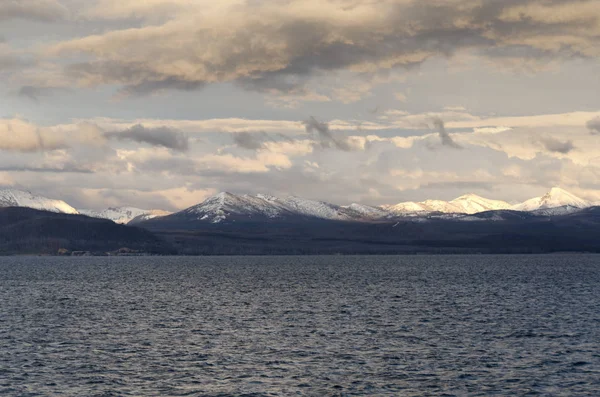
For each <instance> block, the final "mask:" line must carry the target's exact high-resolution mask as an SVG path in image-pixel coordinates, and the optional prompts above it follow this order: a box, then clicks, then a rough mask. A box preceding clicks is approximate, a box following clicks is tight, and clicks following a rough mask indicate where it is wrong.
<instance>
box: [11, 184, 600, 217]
mask: <svg viewBox="0 0 600 397" xmlns="http://www.w3.org/2000/svg"><path fill="white" fill-rule="evenodd" d="M591 206H594V204H593V203H591V202H589V201H586V200H583V199H581V198H579V197H577V196H575V195H574V194H571V193H569V192H567V191H566V190H564V189H561V188H558V187H554V188H552V189H550V191H549V192H547V193H546V194H545V195H543V196H540V197H536V198H532V199H530V200H527V201H524V202H523V203H519V204H515V205H512V204H509V203H508V202H506V201H502V200H493V199H487V198H484V197H481V196H478V195H476V194H472V193H469V194H465V195H462V196H460V197H457V198H455V199H454V200H451V201H443V200H425V201H422V202H412V201H409V202H401V203H398V204H395V205H386V206H379V207H376V206H369V205H365V204H358V203H352V204H350V205H346V206H341V205H337V204H332V203H328V202H325V201H319V200H311V199H304V198H301V197H297V196H288V197H285V198H279V197H275V196H271V195H266V194H254V195H251V194H239V195H238V194H233V193H230V192H221V193H219V194H216V195H214V196H211V197H209V198H207V199H205V200H204V201H202V202H201V203H199V204H196V205H193V206H191V207H189V208H186V209H184V210H182V211H178V212H176V213H175V214H173V213H170V212H168V211H162V210H144V209H140V208H136V207H110V208H107V209H104V210H100V211H94V210H83V209H82V210H77V209H75V208H74V207H72V206H70V205H69V204H67V203H66V202H64V201H62V200H57V199H49V198H46V197H43V196H36V195H34V194H32V193H29V192H26V191H21V190H17V189H0V207H27V208H33V209H38V210H46V211H50V212H56V213H66V214H82V215H86V216H91V217H94V218H99V219H109V220H111V221H113V222H115V223H121V224H129V223H135V224H137V223H142V222H145V221H149V220H152V219H154V218H160V217H164V216H174V215H177V217H179V218H182V219H183V218H188V219H189V220H195V221H205V222H210V223H219V222H224V221H228V220H243V219H246V220H255V221H256V220H263V221H272V220H276V219H288V220H291V219H320V220H335V221H363V222H364V221H367V222H369V221H385V220H389V219H393V218H397V217H426V216H432V215H435V214H446V215H448V216H452V215H453V214H456V215H461V214H463V215H474V214H477V213H481V212H486V211H500V210H513V211H522V212H536V211H537V212H538V213H539V214H546V215H551V214H553V213H556V214H559V213H566V212H573V211H577V210H580V209H583V208H588V207H591ZM465 220H467V219H466V218H465Z"/></svg>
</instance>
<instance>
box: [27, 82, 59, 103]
mask: <svg viewBox="0 0 600 397" xmlns="http://www.w3.org/2000/svg"><path fill="white" fill-rule="evenodd" d="M64 90H65V89H64V88H61V87H36V86H32V85H25V86H22V87H21V88H19V90H18V91H17V95H18V96H20V97H23V98H27V99H30V100H32V101H33V102H36V103H38V102H39V101H40V97H44V96H49V95H52V94H53V93H55V92H59V91H64Z"/></svg>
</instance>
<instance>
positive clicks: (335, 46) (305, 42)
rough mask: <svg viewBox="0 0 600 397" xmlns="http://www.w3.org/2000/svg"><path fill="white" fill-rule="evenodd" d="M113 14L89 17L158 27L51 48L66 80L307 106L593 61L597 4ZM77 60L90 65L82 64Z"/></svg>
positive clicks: (414, 4) (117, 9)
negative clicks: (381, 80) (401, 75)
mask: <svg viewBox="0 0 600 397" xmlns="http://www.w3.org/2000/svg"><path fill="white" fill-rule="evenodd" d="M32 1H33V0H29V1H27V2H28V3H31V2H32ZM41 1H42V0H38V2H41ZM43 3H48V4H50V3H54V2H51V1H50V0H46V1H44V2H43ZM120 3H121V2H118V1H115V0H110V1H103V2H101V3H99V6H98V7H94V9H95V10H96V11H95V13H96V17H98V18H110V19H122V18H130V17H132V16H134V17H139V18H142V19H144V20H146V21H153V22H154V23H151V24H147V25H144V24H142V25H141V26H139V27H136V28H128V29H121V30H112V31H108V32H106V33H101V34H95V35H90V36H87V37H82V38H77V39H73V40H68V41H64V42H59V43H57V44H54V45H52V46H51V47H50V48H49V49H48V52H47V54H50V55H52V56H57V57H60V59H61V60H63V59H68V57H71V56H72V57H73V58H72V63H71V64H70V65H69V66H67V68H66V69H65V73H66V74H68V75H69V76H70V77H72V78H74V79H75V80H76V81H77V83H78V84H80V85H84V86H95V85H103V84H106V85H119V86H121V87H122V93H123V94H129V95H143V94H148V93H152V92H155V91H157V90H165V89H176V90H191V89H198V88H201V87H203V86H205V85H206V84H213V83H220V82H236V83H239V84H240V85H241V86H243V87H246V88H248V89H252V90H259V91H263V92H269V91H273V90H274V91H276V92H278V93H282V92H289V93H294V94H298V95H306V89H305V85H306V82H307V80H308V79H310V78H312V77H314V76H316V75H319V74H322V73H327V72H335V71H342V70H346V71H351V72H353V73H358V74H360V73H363V74H368V73H376V72H378V71H382V70H389V69H392V68H405V69H410V68H414V67H416V66H418V65H421V64H422V63H423V62H425V61H426V60H428V59H431V58H433V57H451V56H454V55H456V54H459V53H465V52H474V53H475V54H478V55H479V56H482V57H484V58H486V59H490V60H492V61H495V60H500V61H503V60H505V59H507V58H508V59H511V60H516V61H517V62H523V63H527V62H529V61H530V60H537V59H542V58H543V59H572V57H574V56H575V57H596V56H598V55H599V54H600V44H598V40H597V36H598V34H600V27H599V25H598V24H597V18H596V17H597V13H595V12H593V10H597V7H598V4H599V3H598V1H597V0H589V1H577V2H573V1H567V0H556V1H552V2H544V3H540V2H539V1H536V0H508V1H477V0H466V1H459V0H450V1H431V2H429V1H427V2H426V1H416V0H401V1H397V0H382V1H371V0H287V1H284V2H280V1H275V0H271V1H260V2H259V1H245V2H244V1H233V0H231V1H225V2H222V3H223V4H221V5H218V6H210V7H209V6H208V5H209V3H208V2H194V1H177V2H176V3H175V4H173V5H169V3H170V2H167V1H160V0H156V1H153V2H151V3H148V5H145V6H140V5H136V4H135V3H136V2H134V1H126V2H123V4H120ZM137 3H139V4H141V3H140V2H137ZM219 3H221V2H219ZM9 4H12V3H9ZM15 4H19V3H17V2H15ZM105 4H106V7H104V5H105ZM103 10H104V12H103ZM88 17H91V18H93V17H94V12H92V13H91V14H90V15H88ZM156 21H160V22H161V23H156ZM583 27H585V28H583ZM173 43H177V44H176V45H174V44H173ZM80 54H84V55H85V56H86V57H87V58H89V60H86V61H85V62H83V63H82V62H81V61H80V59H81V56H80ZM77 60H79V62H78V61H77ZM361 96H362V94H361Z"/></svg>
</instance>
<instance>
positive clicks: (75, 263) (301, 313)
mask: <svg viewBox="0 0 600 397" xmlns="http://www.w3.org/2000/svg"><path fill="white" fill-rule="evenodd" d="M0 395H2V396H58V395H61V396H196V395H198V396H231V395H234V396H242V395H245V396H289V395H300V396H303V395H304V396H358V395H365V396H465V395H470V396H490V395H505V396H520V395H542V396H598V395H600V256H593V255H547V256H400V257H398V256H330V257H325V256H322V257H321V256H315V257H311V256H308V257H118V258H117V257H113V258H100V257H98V258H53V257H48V258H44V257H5V258H0Z"/></svg>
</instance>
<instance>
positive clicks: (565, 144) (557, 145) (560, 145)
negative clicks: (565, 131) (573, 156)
mask: <svg viewBox="0 0 600 397" xmlns="http://www.w3.org/2000/svg"><path fill="white" fill-rule="evenodd" d="M541 143H542V144H543V145H544V147H545V148H546V150H548V151H550V152H555V153H561V154H567V153H569V152H571V151H572V150H573V149H575V146H574V145H573V141H560V140H558V139H554V138H544V139H542V140H541Z"/></svg>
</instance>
